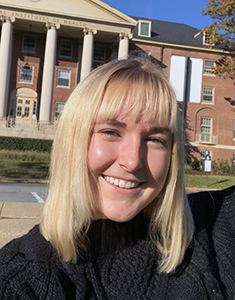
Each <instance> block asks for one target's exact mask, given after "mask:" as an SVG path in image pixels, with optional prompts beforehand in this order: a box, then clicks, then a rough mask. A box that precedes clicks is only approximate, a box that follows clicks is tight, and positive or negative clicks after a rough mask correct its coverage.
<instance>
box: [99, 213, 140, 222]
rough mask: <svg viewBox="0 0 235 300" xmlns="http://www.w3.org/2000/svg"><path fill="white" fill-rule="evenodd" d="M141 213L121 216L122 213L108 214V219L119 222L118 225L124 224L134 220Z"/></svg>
mask: <svg viewBox="0 0 235 300" xmlns="http://www.w3.org/2000/svg"><path fill="white" fill-rule="evenodd" d="M138 213H139V211H137V212H134V213H133V212H131V213H127V212H125V213H123V214H121V213H120V212H118V213H107V214H105V215H106V218H107V219H109V220H111V221H114V222H118V223H123V222H128V221H130V220H132V219H133V218H134V217H135V216H136V215H137V214H138Z"/></svg>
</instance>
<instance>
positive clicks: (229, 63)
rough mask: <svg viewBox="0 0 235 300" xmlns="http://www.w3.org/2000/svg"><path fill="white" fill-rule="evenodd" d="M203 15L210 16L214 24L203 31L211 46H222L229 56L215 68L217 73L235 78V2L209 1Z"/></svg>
mask: <svg viewBox="0 0 235 300" xmlns="http://www.w3.org/2000/svg"><path fill="white" fill-rule="evenodd" d="M207 1H208V4H207V6H206V7H205V8H203V11H202V14H203V15H209V16H210V17H211V18H212V19H213V23H212V24H211V25H210V26H209V27H206V28H204V29H203V30H202V32H205V34H207V37H208V40H209V43H210V44H211V46H212V47H213V46H214V47H216V46H218V45H222V46H223V48H224V49H225V50H227V51H228V54H229V55H224V56H223V57H222V58H221V59H220V60H219V61H218V62H217V65H216V68H215V72H216V73H226V74H228V75H229V77H231V78H233V79H234V78H235V1H234V0H207Z"/></svg>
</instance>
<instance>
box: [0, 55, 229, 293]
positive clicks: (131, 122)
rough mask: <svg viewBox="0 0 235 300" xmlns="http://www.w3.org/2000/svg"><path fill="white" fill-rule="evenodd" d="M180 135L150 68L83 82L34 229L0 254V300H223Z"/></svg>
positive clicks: (169, 94)
mask: <svg viewBox="0 0 235 300" xmlns="http://www.w3.org/2000/svg"><path fill="white" fill-rule="evenodd" d="M181 133H182V130H181V127H180V124H179V113H178V109H177V102H176V99H175V94H174V92H173V89H172V87H171V86H170V84H169V83H168V81H167V79H166V78H165V76H164V75H163V74H162V72H161V71H160V70H159V69H158V68H157V67H156V66H155V65H153V64H152V63H150V62H148V61H145V60H140V59H137V58H136V59H129V60H120V61H115V62H111V63H108V64H106V65H104V66H101V67H99V68H97V69H96V70H95V71H93V72H92V73H91V74H90V75H89V76H88V77H87V78H86V79H85V80H84V81H83V82H81V83H80V84H79V85H78V87H77V88H76V89H75V90H74V92H73V93H72V95H71V96H70V98H69V100H68V101H67V103H66V106H65V108H64V111H63V113H62V115H61V118H60V122H59V125H58V129H57V132H56V137H55V141H54V146H53V152H52V161H51V179H50V188H49V194H48V198H47V201H46V204H45V208H44V212H43V217H42V222H41V224H40V226H39V227H38V226H36V227H34V228H33V229H32V230H31V231H30V232H29V233H28V235H26V236H24V237H22V238H20V239H18V240H15V241H12V242H11V243H9V244H8V245H6V246H5V247H4V248H3V249H2V250H1V252H0V299H226V297H227V298H228V299H232V298H229V297H230V296H232V295H233V293H234V294H235V288H234V285H233V284H232V283H231V282H232V281H231V280H230V279H229V280H227V279H226V280H224V279H222V278H221V275H222V273H223V272H225V270H226V264H224V265H223V264H220V265H219V263H218V261H217V260H216V259H215V254H216V252H215V249H214V248H213V246H214V245H215V244H216V243H217V240H216V241H214V240H212V233H213V230H214V228H216V226H215V227H213V230H212V226H211V224H212V220H213V224H216V222H214V215H213V217H212V216H210V215H209V216H208V215H207V214H206V217H205V218H204V217H203V216H202V217H201V215H200V214H201V213H200V212H199V213H198V205H197V202H196V201H192V207H193V208H194V211H195V212H194V217H195V223H196V234H195V235H194V236H193V234H194V221H193V218H192V214H191V209H190V207H189V204H188V201H187V199H186V196H185V191H184V179H183V174H184V169H183V165H184V152H183V145H184V143H183V141H182V137H181ZM227 193H228V194H231V192H230V191H229V192H227ZM202 198H203V196H202ZM227 198H229V197H227ZM230 198H231V197H230ZM230 198H229V199H230ZM229 201H230V202H231V200H229ZM205 202H206V203H207V201H205ZM198 203H199V204H200V206H202V209H203V213H207V212H211V207H210V205H207V206H206V207H203V203H201V201H198ZM204 206H205V205H204ZM200 209H201V207H200ZM220 210H221V208H220V209H219V208H218V209H217V210H215V208H214V210H213V212H214V211H216V212H219V211H220ZM198 219H199V221H198ZM208 220H209V221H208ZM223 228H225V226H224V227H223ZM233 232H234V231H233ZM215 233H216V232H215ZM228 240H229V242H230V244H231V243H233V240H232V239H230V238H228ZM218 255H219V254H218ZM218 257H220V256H218ZM233 267H234V265H233ZM230 271H231V272H230V273H229V274H230V277H231V276H234V275H235V272H234V269H233V268H231V266H230ZM221 272H222V273H221Z"/></svg>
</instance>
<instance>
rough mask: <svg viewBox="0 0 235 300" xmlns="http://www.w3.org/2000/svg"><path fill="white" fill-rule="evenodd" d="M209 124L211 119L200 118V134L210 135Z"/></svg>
mask: <svg viewBox="0 0 235 300" xmlns="http://www.w3.org/2000/svg"><path fill="white" fill-rule="evenodd" d="M211 123H212V118H205V117H202V118H201V134H203V135H204V134H206V135H210V134H211Z"/></svg>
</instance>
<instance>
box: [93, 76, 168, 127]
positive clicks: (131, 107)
mask: <svg viewBox="0 0 235 300" xmlns="http://www.w3.org/2000/svg"><path fill="white" fill-rule="evenodd" d="M163 98H164V99H163ZM170 116H171V109H170V105H169V102H168V98H166V97H164V95H163V93H162V91H158V90H156V89H153V87H152V86H150V87H149V86H147V85H143V84H141V83H139V84H137V83H136V82H124V83H123V82H112V83H110V84H109V85H108V87H107V89H106V91H105V93H104V96H103V99H102V103H101V105H100V107H99V110H98V113H97V116H96V122H104V121H108V120H114V119H118V120H123V119H125V118H128V120H129V121H131V122H133V123H139V122H143V123H146V124H149V125H154V126H158V127H163V128H169V124H170Z"/></svg>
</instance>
